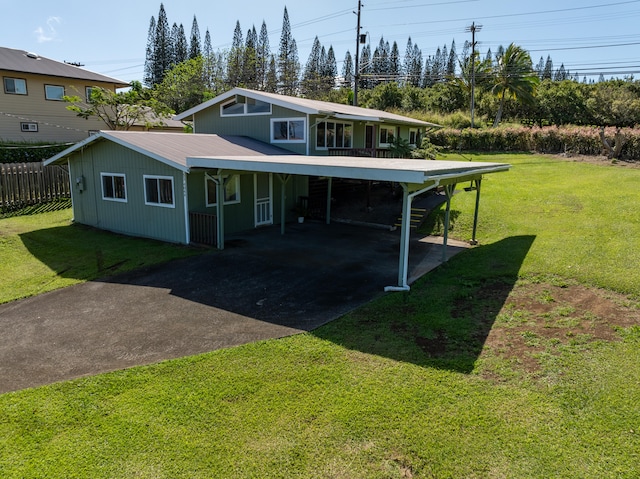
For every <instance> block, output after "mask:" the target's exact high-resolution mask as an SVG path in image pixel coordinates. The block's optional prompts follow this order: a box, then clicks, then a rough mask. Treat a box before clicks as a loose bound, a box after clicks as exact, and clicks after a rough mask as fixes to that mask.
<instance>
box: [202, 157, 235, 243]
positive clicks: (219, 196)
mask: <svg viewBox="0 0 640 479" xmlns="http://www.w3.org/2000/svg"><path fill="white" fill-rule="evenodd" d="M207 176H209V175H207ZM209 178H211V179H212V180H213V182H214V183H215V184H216V202H217V209H218V214H217V215H216V216H217V218H216V220H217V225H216V230H217V231H216V232H217V238H216V241H217V243H218V249H224V187H225V184H226V181H225V179H224V178H223V176H222V170H218V174H217V175H216V176H209ZM229 178H231V176H229V177H228V178H227V181H229Z"/></svg>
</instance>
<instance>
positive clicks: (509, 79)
mask: <svg viewBox="0 0 640 479" xmlns="http://www.w3.org/2000/svg"><path fill="white" fill-rule="evenodd" d="M493 75H494V76H493V79H494V82H493V88H492V89H491V92H492V93H493V94H494V95H496V96H498V97H499V98H500V106H499V107H498V113H497V114H496V120H495V122H494V123H493V126H494V127H496V126H498V124H499V123H500V120H501V118H502V110H503V108H504V100H505V97H508V98H513V99H514V100H517V101H521V102H524V103H528V102H531V101H532V100H533V96H534V94H535V90H536V86H537V85H538V83H539V82H540V78H539V77H538V75H537V74H536V72H535V71H534V70H533V63H532V62H531V56H530V55H529V53H528V52H527V51H526V50H524V49H523V48H522V47H519V46H518V45H515V44H514V43H512V44H511V45H509V46H508V47H507V49H506V50H505V51H504V53H503V54H502V55H500V57H499V58H498V60H497V64H496V66H495V68H494V74H493Z"/></svg>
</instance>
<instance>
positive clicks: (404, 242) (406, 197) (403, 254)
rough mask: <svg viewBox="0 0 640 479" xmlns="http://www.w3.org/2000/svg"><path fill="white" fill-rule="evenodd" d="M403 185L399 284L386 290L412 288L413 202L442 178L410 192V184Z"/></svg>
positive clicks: (434, 186) (436, 184) (407, 289)
mask: <svg viewBox="0 0 640 479" xmlns="http://www.w3.org/2000/svg"><path fill="white" fill-rule="evenodd" d="M400 185H401V186H402V191H403V195H402V225H401V226H400V231H401V236H400V259H399V265H398V286H385V288H384V291H385V292H397V291H409V290H410V289H411V288H410V287H409V285H408V284H407V280H408V277H409V271H408V270H409V236H410V228H411V220H410V218H411V202H412V201H413V198H415V197H416V196H418V195H420V194H422V193H425V192H427V191H429V190H431V189H433V188H437V187H438V186H439V185H440V180H436V181H435V183H434V184H433V185H430V186H427V187H426V188H423V189H421V190H418V191H415V192H413V193H409V186H408V185H407V184H406V183H400Z"/></svg>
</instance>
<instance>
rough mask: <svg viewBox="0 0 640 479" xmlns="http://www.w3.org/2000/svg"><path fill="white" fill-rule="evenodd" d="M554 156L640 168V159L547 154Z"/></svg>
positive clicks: (577, 160)
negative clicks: (629, 159) (628, 159)
mask: <svg viewBox="0 0 640 479" xmlns="http://www.w3.org/2000/svg"><path fill="white" fill-rule="evenodd" d="M547 156H550V157H552V158H556V159H559V160H565V161H574V162H576V163H591V164H594V165H601V166H619V167H623V168H640V161H627V160H617V159H611V158H608V157H607V156H604V155H600V156H590V155H577V154H573V153H561V154H558V155H547Z"/></svg>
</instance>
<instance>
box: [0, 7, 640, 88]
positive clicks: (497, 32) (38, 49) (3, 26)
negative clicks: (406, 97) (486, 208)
mask: <svg viewBox="0 0 640 479" xmlns="http://www.w3.org/2000/svg"><path fill="white" fill-rule="evenodd" d="M91 3H93V2H86V1H79V0H57V1H55V2H52V1H50V0H46V1H45V0H31V1H30V2H28V3H24V2H22V3H21V2H16V1H14V2H9V3H8V5H4V6H3V7H2V15H1V16H0V46H3V47H10V48H17V49H24V50H28V51H32V52H35V53H38V54H39V55H42V56H45V57H48V58H52V59H54V60H59V61H72V62H80V63H82V64H84V65H85V68H87V69H89V70H93V71H96V72H99V73H103V74H106V75H109V76H112V77H115V78H119V79H122V80H125V81H131V80H141V79H142V74H143V64H144V56H145V47H146V42H147V30H148V27H149V20H150V18H151V16H154V17H156V18H157V15H158V10H159V8H160V1H156V0H134V1H131V2H130V3H128V4H126V3H112V4H105V3H104V2H102V3H100V4H98V3H97V2H96V4H98V5H108V7H93V6H91ZM163 3H164V7H165V10H166V12H167V17H168V20H169V23H170V25H171V24H172V23H174V22H176V23H178V24H180V23H182V24H183V25H184V27H185V30H186V32H187V36H188V35H189V32H190V30H191V24H192V21H193V16H194V15H195V16H196V17H197V20H198V24H199V27H200V33H201V36H202V38H203V39H204V34H205V31H206V29H209V31H210V33H211V37H212V44H213V46H214V49H220V50H224V49H226V48H229V46H230V42H231V39H232V37H233V30H234V28H235V24H236V21H240V25H241V27H242V30H243V32H244V34H245V35H246V32H247V30H248V29H250V28H251V27H252V26H253V25H255V27H256V29H257V30H258V31H259V30H260V26H261V25H262V22H263V21H265V22H266V24H267V29H268V31H269V32H270V44H271V51H272V53H275V52H277V49H278V44H279V39H280V29H281V27H282V16H283V12H284V8H285V6H286V7H287V9H288V12H289V18H290V22H291V26H292V33H293V36H294V38H295V40H296V42H297V44H298V51H299V56H300V61H301V63H302V65H303V66H304V64H305V62H306V60H307V57H308V55H309V51H310V48H311V44H312V42H313V39H314V37H315V36H318V38H319V40H320V42H321V43H322V44H323V45H324V46H325V47H326V48H328V47H329V46H330V45H332V46H333V48H334V50H335V53H336V58H337V60H338V62H339V65H338V69H339V70H341V65H342V60H343V59H344V55H345V53H346V51H347V50H349V51H350V52H351V53H352V54H354V53H355V47H356V15H355V14H354V13H353V12H354V11H355V10H356V9H357V5H358V1H357V0H347V1H345V0H324V1H323V2H300V1H296V2H292V1H289V2H287V1H286V0H271V1H270V2H265V1H264V0H235V1H234V2H224V5H222V6H220V4H222V3H223V2H215V1H212V0H206V1H204V0H189V1H185V0H181V1H178V0H165V1H164V2H163ZM363 5H364V6H363V8H362V33H366V34H368V36H369V40H370V43H371V45H372V48H375V46H376V45H377V44H378V43H379V41H380V38H381V36H383V35H384V38H385V40H386V41H389V42H390V43H393V42H394V41H395V42H397V43H398V47H399V49H400V53H401V55H404V51H405V47H406V44H407V40H408V38H409V37H411V39H412V41H413V42H414V43H416V44H418V46H419V47H420V49H421V50H422V53H423V57H425V58H426V57H427V55H433V54H434V53H435V51H436V49H437V48H438V47H439V46H440V47H441V46H442V45H444V44H446V45H447V48H449V47H450V45H451V41H452V40H455V42H456V46H457V49H458V51H460V50H461V49H462V46H463V44H464V41H465V40H470V39H471V34H470V33H468V32H467V27H469V26H470V25H471V24H472V22H475V24H476V25H481V29H480V30H479V31H478V32H477V35H476V40H477V41H478V49H479V51H480V52H481V54H483V55H484V54H485V53H486V51H487V49H489V48H491V50H492V51H493V52H495V51H496V49H497V48H498V46H499V45H504V46H505V47H506V46H507V45H508V44H509V43H511V42H515V43H516V44H518V45H521V46H523V47H524V48H525V49H527V50H529V51H530V53H531V57H532V59H533V63H534V64H536V63H537V62H538V60H539V58H540V57H541V56H543V57H544V58H545V59H546V57H547V55H551V58H552V59H553V62H554V67H556V68H557V67H559V66H560V64H561V63H564V65H565V67H566V68H567V69H568V70H570V71H571V72H576V71H577V72H579V74H580V78H582V76H583V75H584V74H587V73H588V74H593V75H595V77H597V76H598V75H599V73H600V72H602V73H604V74H605V76H606V77H610V76H611V75H614V76H618V77H624V76H626V75H627V74H635V76H636V77H638V76H639V75H638V74H640V29H639V28H638V26H637V25H638V24H639V19H640V0H630V1H629V0H628V1H616V0H583V1H576V0H538V1H536V2H521V1H517V2H516V1H513V0H511V1H509V0H449V1H445V0H368V1H363Z"/></svg>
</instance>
